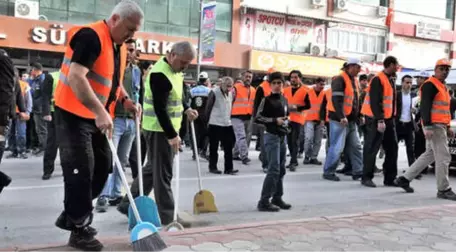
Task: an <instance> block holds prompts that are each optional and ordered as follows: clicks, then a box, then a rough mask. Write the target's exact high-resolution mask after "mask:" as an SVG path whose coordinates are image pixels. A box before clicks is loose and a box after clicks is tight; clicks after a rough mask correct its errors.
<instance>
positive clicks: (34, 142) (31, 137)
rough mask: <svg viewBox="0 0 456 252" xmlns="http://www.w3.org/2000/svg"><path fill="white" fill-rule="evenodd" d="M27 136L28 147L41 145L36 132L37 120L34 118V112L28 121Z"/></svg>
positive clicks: (32, 147)
mask: <svg viewBox="0 0 456 252" xmlns="http://www.w3.org/2000/svg"><path fill="white" fill-rule="evenodd" d="M26 132H27V137H26V148H27V149H34V148H37V147H38V146H39V141H38V135H37V134H36V129H35V121H34V120H33V113H31V114H30V120H28V121H27V130H26Z"/></svg>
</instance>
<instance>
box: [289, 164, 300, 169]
mask: <svg viewBox="0 0 456 252" xmlns="http://www.w3.org/2000/svg"><path fill="white" fill-rule="evenodd" d="M296 166H299V164H298V163H290V164H289V165H287V167H286V168H288V169H290V168H291V167H296Z"/></svg>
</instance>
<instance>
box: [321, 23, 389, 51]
mask: <svg viewBox="0 0 456 252" xmlns="http://www.w3.org/2000/svg"><path fill="white" fill-rule="evenodd" d="M327 46H328V48H330V49H332V50H341V51H346V52H353V53H364V54H376V53H384V52H385V50H386V49H385V47H386V45H385V37H383V36H374V35H368V34H364V33H357V32H348V31H344V30H337V29H329V30H328V42H327Z"/></svg>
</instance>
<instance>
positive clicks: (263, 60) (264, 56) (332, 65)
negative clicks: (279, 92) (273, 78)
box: [250, 50, 344, 77]
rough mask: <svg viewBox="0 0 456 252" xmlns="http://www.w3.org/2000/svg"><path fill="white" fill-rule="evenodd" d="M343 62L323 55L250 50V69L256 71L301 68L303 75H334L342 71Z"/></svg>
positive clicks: (282, 70) (284, 70) (286, 71)
mask: <svg viewBox="0 0 456 252" xmlns="http://www.w3.org/2000/svg"><path fill="white" fill-rule="evenodd" d="M343 63H344V61H343V60H339V59H329V58H323V57H312V56H303V55H294V54H283V53H275V52H264V51H258V50H252V51H251V52H250V69H251V70H254V71H267V70H268V69H270V68H274V69H276V70H277V71H280V72H284V73H289V72H291V71H292V70H300V71H301V72H302V74H303V75H307V76H320V77H332V76H334V75H338V74H339V73H340V68H341V67H342V65H343Z"/></svg>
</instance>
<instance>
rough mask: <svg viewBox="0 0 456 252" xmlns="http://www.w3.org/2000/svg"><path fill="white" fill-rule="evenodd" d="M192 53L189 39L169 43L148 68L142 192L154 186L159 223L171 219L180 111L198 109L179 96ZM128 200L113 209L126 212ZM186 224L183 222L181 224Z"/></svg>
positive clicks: (188, 112)
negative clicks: (164, 55)
mask: <svg viewBox="0 0 456 252" xmlns="http://www.w3.org/2000/svg"><path fill="white" fill-rule="evenodd" d="M195 55H196V52H195V49H194V48H193V45H192V44H191V43H189V42H186V41H185V42H179V43H176V44H174V45H173V46H172V48H171V51H170V52H169V53H168V54H167V55H166V57H163V58H161V59H160V60H159V61H157V63H155V65H154V66H153V67H152V69H151V71H150V75H149V76H148V77H147V79H146V81H145V83H144V88H145V93H144V115H143V122H142V127H143V130H144V135H145V137H146V142H147V164H146V166H145V167H144V169H143V173H144V174H143V175H144V194H145V195H148V194H149V193H150V192H151V191H152V188H153V189H154V195H155V200H156V201H157V206H158V212H159V215H160V219H161V222H162V225H168V224H170V223H171V222H172V221H173V213H174V198H173V192H172V190H171V180H172V178H173V161H174V155H175V154H176V153H177V152H178V151H179V147H180V144H181V139H180V137H179V135H178V132H179V129H180V127H181V123H182V115H183V112H185V114H186V115H187V118H188V120H190V121H193V120H194V119H196V118H197V117H198V112H197V111H196V110H193V109H191V108H189V107H188V104H187V103H186V102H184V99H183V85H182V83H183V81H184V75H183V73H182V72H183V71H184V70H185V69H187V67H188V66H189V65H190V63H191V62H192V61H193V59H194V58H195ZM138 183H139V181H138V178H136V179H135V180H134V182H133V184H132V186H131V193H132V194H133V197H137V196H139V184H138ZM128 206H129V201H128V198H127V197H124V198H123V200H122V202H121V203H120V204H119V206H118V207H117V209H118V210H119V212H121V213H123V214H128ZM179 222H180V223H181V224H182V225H184V226H187V225H186V223H182V220H179Z"/></svg>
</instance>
